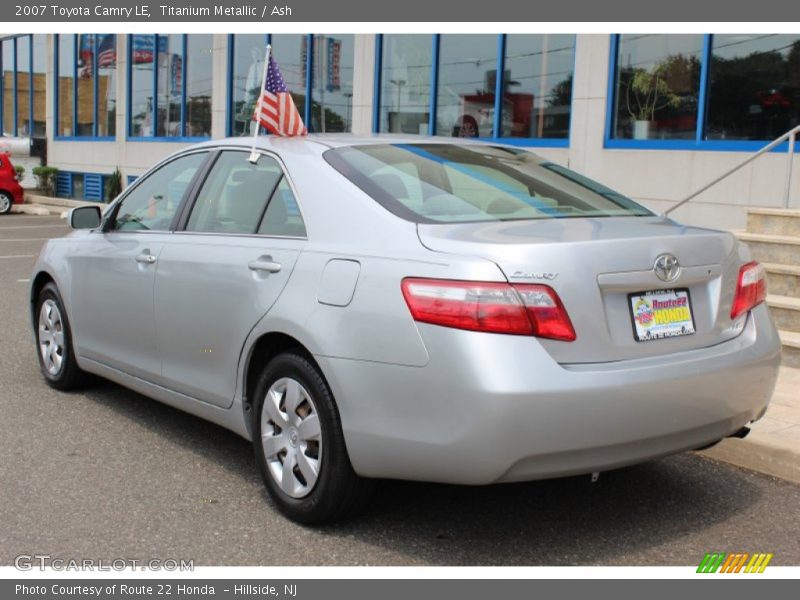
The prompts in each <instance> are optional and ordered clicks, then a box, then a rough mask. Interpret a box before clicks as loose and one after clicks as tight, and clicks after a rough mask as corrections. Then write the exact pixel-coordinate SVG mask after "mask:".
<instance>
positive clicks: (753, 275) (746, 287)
mask: <svg viewBox="0 0 800 600" xmlns="http://www.w3.org/2000/svg"><path fill="white" fill-rule="evenodd" d="M766 299H767V280H766V276H765V273H764V267H762V266H761V265H760V264H758V263H757V262H750V263H747V264H746V265H744V266H743V267H742V268H741V269H739V280H738V282H737V283H736V294H735V295H734V297H733V306H731V320H734V319H736V318H737V317H739V316H740V315H743V314H744V313H746V312H747V311H748V310H750V309H752V308H755V307H756V306H758V305H759V304H761V303H762V302H764V300H766Z"/></svg>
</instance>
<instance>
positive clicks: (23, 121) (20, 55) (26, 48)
mask: <svg viewBox="0 0 800 600" xmlns="http://www.w3.org/2000/svg"><path fill="white" fill-rule="evenodd" d="M30 56H31V38H30V36H29V35H25V36H21V37H18V38H17V64H16V69H15V70H14V76H15V77H16V89H17V135H19V136H25V137H27V136H30V133H31V132H30V123H31V115H30V98H31V96H30V89H31V88H30V85H31V80H30V71H31V61H30Z"/></svg>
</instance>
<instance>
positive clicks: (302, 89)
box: [258, 33, 312, 131]
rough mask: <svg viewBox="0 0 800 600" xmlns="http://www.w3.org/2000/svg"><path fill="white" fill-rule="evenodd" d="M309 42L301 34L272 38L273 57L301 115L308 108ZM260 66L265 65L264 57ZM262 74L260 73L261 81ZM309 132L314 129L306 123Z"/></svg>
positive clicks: (281, 35)
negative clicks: (307, 70) (307, 68)
mask: <svg viewBox="0 0 800 600" xmlns="http://www.w3.org/2000/svg"><path fill="white" fill-rule="evenodd" d="M307 41H308V36H306V35H299V34H290V33H289V34H280V35H273V36H272V41H271V43H272V55H273V56H274V57H275V62H277V63H278V68H280V70H281V75H283V80H284V81H285V82H286V87H287V88H288V89H289V91H290V92H291V94H292V99H293V100H294V104H295V106H297V110H298V111H299V112H300V115H303V114H304V113H305V107H306V54H307ZM260 64H261V65H262V71H263V65H264V57H263V55H262V57H261V59H260ZM262 75H263V72H262V73H259V75H258V77H259V80H260V79H261V76H262ZM306 127H308V130H309V131H312V128H311V127H309V124H308V123H306Z"/></svg>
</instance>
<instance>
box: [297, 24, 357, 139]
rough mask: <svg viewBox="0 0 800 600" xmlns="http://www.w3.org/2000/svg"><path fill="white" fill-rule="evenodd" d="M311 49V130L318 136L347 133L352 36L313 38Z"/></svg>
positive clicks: (351, 70)
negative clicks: (317, 133) (318, 133)
mask: <svg viewBox="0 0 800 600" xmlns="http://www.w3.org/2000/svg"><path fill="white" fill-rule="evenodd" d="M312 46H313V57H312V64H313V71H312V75H313V77H312V86H311V87H312V90H311V99H312V104H311V124H310V125H311V126H310V129H311V130H312V131H317V132H320V133H326V132H328V133H330V132H342V131H350V130H351V129H352V114H353V58H354V36H353V35H352V34H323V35H315V36H314V42H313V44H312ZM287 84H288V82H287ZM306 125H307V126H308V124H306Z"/></svg>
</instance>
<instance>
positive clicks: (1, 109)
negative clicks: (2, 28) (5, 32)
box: [0, 40, 14, 135]
mask: <svg viewBox="0 0 800 600" xmlns="http://www.w3.org/2000/svg"><path fill="white" fill-rule="evenodd" d="M0 50H2V52H0V77H2V86H0V93H1V94H2V104H0V135H4V134H7V133H13V131H14V123H13V118H14V96H13V94H14V81H13V79H12V78H13V77H14V41H13V40H0Z"/></svg>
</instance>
